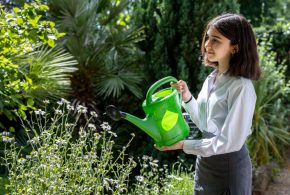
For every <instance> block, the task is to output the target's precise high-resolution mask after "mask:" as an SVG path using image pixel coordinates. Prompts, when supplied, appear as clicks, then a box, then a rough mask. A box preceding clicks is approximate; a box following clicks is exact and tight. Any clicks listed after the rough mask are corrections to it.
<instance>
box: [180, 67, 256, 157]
mask: <svg viewBox="0 0 290 195" xmlns="http://www.w3.org/2000/svg"><path fill="white" fill-rule="evenodd" d="M217 73H218V71H217V70H215V71H213V72H212V73H211V74H210V75H209V76H208V77H207V79H206V80H205V82H204V83H203V86H202V89H201V91H200V93H199V95H198V98H197V99H195V98H194V97H193V98H192V100H191V101H190V102H188V103H184V102H183V103H182V106H183V107H184V109H185V110H186V112H187V113H188V114H189V115H190V118H191V119H192V121H193V122H194V123H195V125H196V126H197V127H198V128H199V129H200V130H201V131H205V132H210V133H212V134H213V135H214V136H213V137H211V138H205V139H200V140H185V141H184V145H183V151H184V152H185V153H187V154H194V155H200V156H203V157H208V156H212V155H217V154H224V153H229V152H234V151H238V150H240V149H241V148H242V146H243V144H244V143H245V141H246V138H247V136H248V135H250V134H251V125H252V119H253V114H254V109H255V103H256V93H255V89H254V86H253V84H252V81H251V80H250V79H246V78H243V77H232V76H229V75H226V74H221V75H220V76H217Z"/></svg>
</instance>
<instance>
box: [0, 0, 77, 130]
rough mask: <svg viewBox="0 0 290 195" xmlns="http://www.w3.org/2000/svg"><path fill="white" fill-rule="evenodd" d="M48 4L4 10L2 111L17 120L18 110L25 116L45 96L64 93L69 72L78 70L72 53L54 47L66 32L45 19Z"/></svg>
mask: <svg viewBox="0 0 290 195" xmlns="http://www.w3.org/2000/svg"><path fill="white" fill-rule="evenodd" d="M47 9H48V7H47V6H46V5H43V4H39V3H35V4H32V5H28V4H26V5H25V6H24V7H23V9H19V8H14V9H13V10H11V11H6V10H5V9H4V8H3V6H1V10H0V23H1V31H0V37H1V39H0V58H1V60H0V61H1V62H0V66H1V72H0V80H1V83H0V97H1V98H0V115H2V117H1V121H0V126H1V128H6V129H7V128H8V127H9V126H8V127H7V126H6V127H5V126H4V125H3V124H2V123H3V122H2V121H4V120H5V118H7V119H9V120H15V118H16V117H15V114H14V110H15V109H16V110H17V112H18V113H19V114H20V115H21V116H22V117H24V116H25V110H27V108H33V107H34V104H35V100H36V99H37V97H39V96H38V95H37V94H39V95H40V96H41V97H43V96H45V95H46V96H49V95H51V96H57V95H59V96H63V95H64V94H65V93H64V92H65V89H69V88H70V82H69V74H70V73H71V72H73V71H75V70H76V68H74V64H75V61H74V60H73V59H72V56H71V55H69V54H67V53H64V52H63V51H61V50H58V51H52V49H48V47H50V48H52V47H54V46H55V45H56V43H55V41H56V40H57V38H59V37H61V36H63V34H62V33H59V32H58V31H57V29H56V28H55V24H54V22H51V21H47V20H42V19H41V18H42V15H44V14H45V11H46V10H47Z"/></svg>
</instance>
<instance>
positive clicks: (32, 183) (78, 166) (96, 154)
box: [2, 99, 193, 194]
mask: <svg viewBox="0 0 290 195" xmlns="http://www.w3.org/2000/svg"><path fill="white" fill-rule="evenodd" d="M44 103H45V104H46V105H47V107H49V102H48V101H45V102H44ZM58 104H59V105H58V107H57V108H54V113H52V114H50V113H48V112H47V110H46V109H45V110H40V109H39V110H35V111H33V112H31V117H30V119H28V118H26V119H25V120H23V121H22V123H23V126H24V127H25V129H26V131H27V136H28V137H29V141H28V144H29V146H30V147H31V152H30V153H29V155H26V156H23V155H22V154H21V150H23V147H21V148H19V147H17V144H16V143H15V142H13V138H10V137H9V133H8V132H3V133H2V137H3V141H4V142H5V157H4V160H5V162H6V163H5V165H6V166H7V168H8V172H9V175H8V178H9V184H7V185H6V188H7V190H8V191H9V193H11V194H42V193H44V194H92V193H93V194H108V193H109V194H110V193H113V194H124V193H125V194H130V193H133V194H135V193H139V192H142V193H143V192H144V193H147V192H148V194H157V193H166V192H171V191H176V192H186V193H185V194H187V192H189V191H190V192H192V188H193V187H192V183H193V182H192V177H191V176H190V175H189V174H187V173H186V172H181V168H179V169H177V170H178V171H175V172H174V171H173V172H171V173H169V171H168V170H167V169H166V168H164V169H159V168H158V163H157V161H156V160H153V159H152V158H150V157H144V159H143V161H142V162H141V161H140V162H141V165H140V166H141V171H140V175H138V176H137V177H135V178H134V177H133V179H131V180H130V178H131V177H132V176H131V174H132V173H133V169H134V168H135V167H136V165H137V163H136V162H135V161H134V160H133V158H132V157H129V156H127V154H126V152H125V151H126V149H127V147H128V146H129V144H130V142H131V140H132V138H133V137H134V135H132V138H131V139H130V140H129V142H128V144H127V145H125V146H124V147H123V148H121V149H120V150H119V151H117V152H115V153H114V152H113V151H114V150H113V147H114V145H115V143H114V138H115V137H117V135H116V134H115V133H114V132H113V131H111V127H110V126H109V124H108V123H107V122H101V121H100V120H99V121H100V124H99V125H96V124H93V123H91V122H90V121H91V120H92V119H96V118H97V119H99V117H98V116H97V115H96V113H95V112H91V113H89V114H88V115H89V116H90V117H89V119H88V121H87V123H86V124H85V125H84V126H79V125H78V121H79V119H80V117H81V115H83V114H86V112H87V108H86V107H83V106H78V107H77V108H74V107H72V106H71V104H70V103H69V102H68V101H66V100H64V99H62V100H61V101H59V102H58ZM73 112H77V113H78V114H77V115H73ZM72 116H75V117H76V118H73V117H72ZM76 129H77V131H75V130H76ZM73 132H78V136H77V138H74V136H73V135H72V134H73ZM143 165H144V166H143ZM147 165H148V166H147ZM149 168H150V169H149ZM140 178H143V179H140ZM145 181H146V182H145ZM134 183H135V184H134ZM183 183H184V184H183ZM184 187H187V188H186V189H184Z"/></svg>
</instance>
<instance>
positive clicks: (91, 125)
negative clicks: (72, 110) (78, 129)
mask: <svg viewBox="0 0 290 195" xmlns="http://www.w3.org/2000/svg"><path fill="white" fill-rule="evenodd" d="M88 127H89V129H90V130H91V131H95V130H96V126H95V125H94V124H92V123H89V124H88Z"/></svg>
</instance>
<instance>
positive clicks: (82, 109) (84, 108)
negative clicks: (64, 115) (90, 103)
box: [77, 105, 88, 113]
mask: <svg viewBox="0 0 290 195" xmlns="http://www.w3.org/2000/svg"><path fill="white" fill-rule="evenodd" d="M77 111H78V113H87V111H88V109H87V108H86V107H84V106H82V105H78V107H77Z"/></svg>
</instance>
